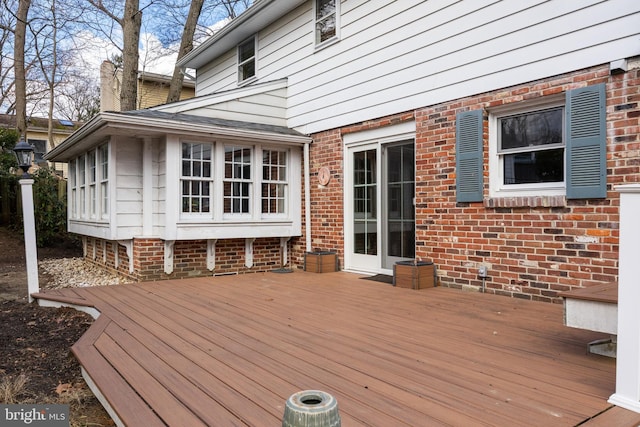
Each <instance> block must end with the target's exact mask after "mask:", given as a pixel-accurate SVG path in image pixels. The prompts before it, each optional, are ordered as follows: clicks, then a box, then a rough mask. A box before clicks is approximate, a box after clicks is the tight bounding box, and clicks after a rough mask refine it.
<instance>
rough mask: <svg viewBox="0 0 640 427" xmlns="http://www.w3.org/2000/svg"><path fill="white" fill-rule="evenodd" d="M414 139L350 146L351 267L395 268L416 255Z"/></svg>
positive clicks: (347, 184)
mask: <svg viewBox="0 0 640 427" xmlns="http://www.w3.org/2000/svg"><path fill="white" fill-rule="evenodd" d="M414 150H415V149H414V143H413V140H407V141H401V142H396V143H392V144H377V143H374V144H363V145H359V146H356V147H349V148H348V149H347V157H346V165H345V166H346V175H345V194H346V203H345V268H346V269H348V270H356V271H365V272H372V273H390V272H391V271H392V269H393V264H394V263H395V262H396V261H399V260H404V259H411V258H414V256H415V206H414V198H415V154H414V153H415V151H414Z"/></svg>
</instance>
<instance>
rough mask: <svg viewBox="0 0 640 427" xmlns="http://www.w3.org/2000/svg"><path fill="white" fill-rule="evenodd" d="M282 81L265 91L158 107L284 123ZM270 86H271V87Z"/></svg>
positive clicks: (166, 109) (283, 84) (199, 113)
mask: <svg viewBox="0 0 640 427" xmlns="http://www.w3.org/2000/svg"><path fill="white" fill-rule="evenodd" d="M285 84H286V83H285V82H281V83H275V84H273V85H269V86H268V87H267V88H265V92H253V91H248V92H249V93H248V94H246V95H244V96H243V95H237V94H236V95H234V96H223V95H221V96H219V97H214V98H211V99H210V100H191V101H185V102H182V103H173V104H168V105H167V106H162V107H159V108H158V109H159V110H161V111H166V112H172V113H178V112H179V113H183V114H190V115H194V116H204V117H216V118H219V119H225V120H239V121H245V122H255V123H262V124H268V125H276V126H287V120H286V114H287V89H286V87H285ZM272 87H273V89H271V90H269V89H270V88H272Z"/></svg>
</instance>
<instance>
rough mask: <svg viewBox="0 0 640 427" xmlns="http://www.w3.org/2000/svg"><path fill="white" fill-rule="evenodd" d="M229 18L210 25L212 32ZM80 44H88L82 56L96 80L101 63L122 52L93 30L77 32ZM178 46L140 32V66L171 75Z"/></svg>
mask: <svg viewBox="0 0 640 427" xmlns="http://www.w3.org/2000/svg"><path fill="white" fill-rule="evenodd" d="M227 22H228V20H223V21H220V22H217V23H215V24H213V25H211V26H210V27H209V29H210V30H211V31H212V32H215V31H217V30H219V29H220V28H222V27H223V26H224V25H225V24H226V23H227ZM76 37H77V38H78V39H79V40H80V43H78V44H79V45H82V46H86V47H85V48H83V49H81V50H80V57H81V58H82V62H83V63H84V64H85V67H86V68H87V69H88V71H89V73H90V74H91V75H92V76H95V78H96V81H98V80H99V79H100V64H102V62H103V61H105V60H107V59H109V58H112V57H113V56H115V55H117V54H119V53H120V52H119V51H118V49H116V47H115V46H114V45H113V43H112V42H111V41H109V40H106V39H103V38H100V37H98V36H97V35H95V34H93V33H91V32H81V33H78V34H76ZM178 46H179V43H177V44H176V45H172V46H169V47H164V46H163V45H162V43H161V42H160V40H159V39H158V37H157V36H156V35H155V34H153V33H149V32H143V33H141V34H140V66H139V69H140V70H141V71H146V72H150V73H156V74H163V75H168V76H170V75H171V74H173V68H174V66H175V63H176V59H177V57H178V53H177V51H178Z"/></svg>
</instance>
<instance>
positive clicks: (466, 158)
mask: <svg viewBox="0 0 640 427" xmlns="http://www.w3.org/2000/svg"><path fill="white" fill-rule="evenodd" d="M483 161H484V159H483V157H482V110H474V111H465V112H464V113H459V114H458V115H457V116H456V201H457V202H481V201H482V196H483V194H482V188H483V187H482V181H483V176H482V170H483V168H482V166H483Z"/></svg>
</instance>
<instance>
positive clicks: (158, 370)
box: [54, 272, 640, 426]
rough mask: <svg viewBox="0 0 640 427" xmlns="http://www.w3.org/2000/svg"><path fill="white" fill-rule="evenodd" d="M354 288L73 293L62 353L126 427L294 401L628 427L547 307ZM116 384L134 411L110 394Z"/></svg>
mask: <svg viewBox="0 0 640 427" xmlns="http://www.w3.org/2000/svg"><path fill="white" fill-rule="evenodd" d="M360 277H361V276H359V275H356V274H349V273H342V272H340V273H327V274H314V273H305V272H295V273H291V274H274V273H266V274H254V275H243V276H233V277H214V278H199V279H189V280H176V281H163V282H155V283H143V284H131V285H119V286H109V287H95V288H83V289H77V290H74V291H73V294H72V296H73V298H74V299H76V300H77V299H79V298H81V299H84V300H85V303H86V304H91V305H93V306H95V307H96V308H97V309H98V310H99V311H100V312H101V313H102V314H101V316H100V318H99V319H98V321H97V322H96V324H94V325H93V326H92V327H91V328H90V329H89V331H88V333H87V334H86V335H85V336H83V338H81V340H80V341H79V342H78V343H77V344H76V345H75V346H74V354H76V356H77V357H78V359H79V360H80V361H81V363H83V366H84V367H85V370H87V372H88V373H89V374H90V375H92V374H94V375H96V377H97V380H96V381H95V382H96V384H97V385H98V387H99V388H100V391H101V393H103V394H104V395H105V397H106V398H107V399H109V403H110V404H111V405H112V406H113V407H114V409H115V410H119V411H120V412H119V416H120V413H121V414H122V415H121V419H123V420H124V421H125V423H126V424H129V425H136V424H135V423H134V422H133V421H129V420H131V419H132V418H130V417H131V416H130V415H128V412H130V411H132V410H133V408H135V407H136V406H139V405H140V404H141V403H140V402H143V403H142V404H146V405H148V408H147V410H148V411H150V412H149V414H151V415H150V416H153V417H156V418H157V419H158V420H159V422H162V423H166V424H167V425H181V424H184V423H185V421H184V420H189V423H188V424H190V425H252V426H253V425H255V426H260V425H265V426H269V425H279V423H280V417H281V415H282V413H283V411H284V403H285V401H286V399H287V397H288V396H290V395H291V394H293V393H295V392H297V391H299V390H304V389H321V390H324V391H326V392H328V393H330V394H332V395H334V396H335V397H336V399H337V400H338V404H339V407H340V413H341V416H342V419H343V426H357V425H372V426H376V425H380V426H388V425H394V426H401V425H408V426H416V425H484V426H503V425H540V426H548V425H554V426H573V425H577V424H579V423H581V422H583V421H585V420H589V419H591V421H588V422H589V423H595V422H596V420H598V418H599V417H603V416H605V415H606V416H607V417H609V418H608V421H609V419H613V420H614V421H615V419H618V418H619V419H620V420H621V421H625V422H626V421H628V420H629V419H635V418H637V420H638V422H639V423H640V415H637V414H632V415H630V414H629V411H625V410H622V411H623V412H619V411H616V412H611V411H608V410H607V409H609V408H610V407H611V405H610V404H608V403H607V399H608V397H609V396H610V395H611V394H612V393H613V392H614V388H615V361H612V360H610V359H609V358H605V357H600V356H596V355H589V354H587V353H586V352H585V345H586V343H588V342H590V341H592V340H594V339H598V338H601V337H603V335H602V334H599V333H593V332H589V331H583V330H576V329H572V328H567V327H565V326H564V325H563V321H562V307H561V306H560V305H554V304H549V303H540V302H532V301H524V300H519V299H511V298H507V297H501V296H495V295H488V294H479V293H468V292H462V291H459V290H453V289H446V288H432V289H425V290H420V291H415V290H410V289H400V288H394V287H392V286H390V285H387V284H383V283H378V282H373V281H366V280H360ZM64 294H65V291H64V290H63V291H60V292H56V293H55V295H54V297H55V298H61V297H62V296H64ZM104 319H108V323H107V322H106V321H105V320H104ZM96 326H99V328H97V327H96ZM107 367H110V368H109V369H111V370H112V373H113V372H115V373H116V374H117V378H119V379H116V380H111V379H108V375H105V374H104V373H103V374H100V372H99V371H100V369H106V368H107ZM92 378H93V376H92ZM123 384H126V386H127V387H128V389H129V390H128V392H129V393H133V395H135V396H137V398H136V399H137V400H136V399H133V402H132V403H129V404H125V403H123V399H121V398H120V399H119V398H117V397H113V395H114V394H116V393H118V391H117V390H118V389H120V388H122V387H123V386H124V385H123ZM615 409H618V408H615ZM601 413H602V415H598V414H601ZM636 415H637V417H636ZM128 417H129V418H128ZM634 417H635V418H634ZM594 425H597V424H594Z"/></svg>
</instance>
